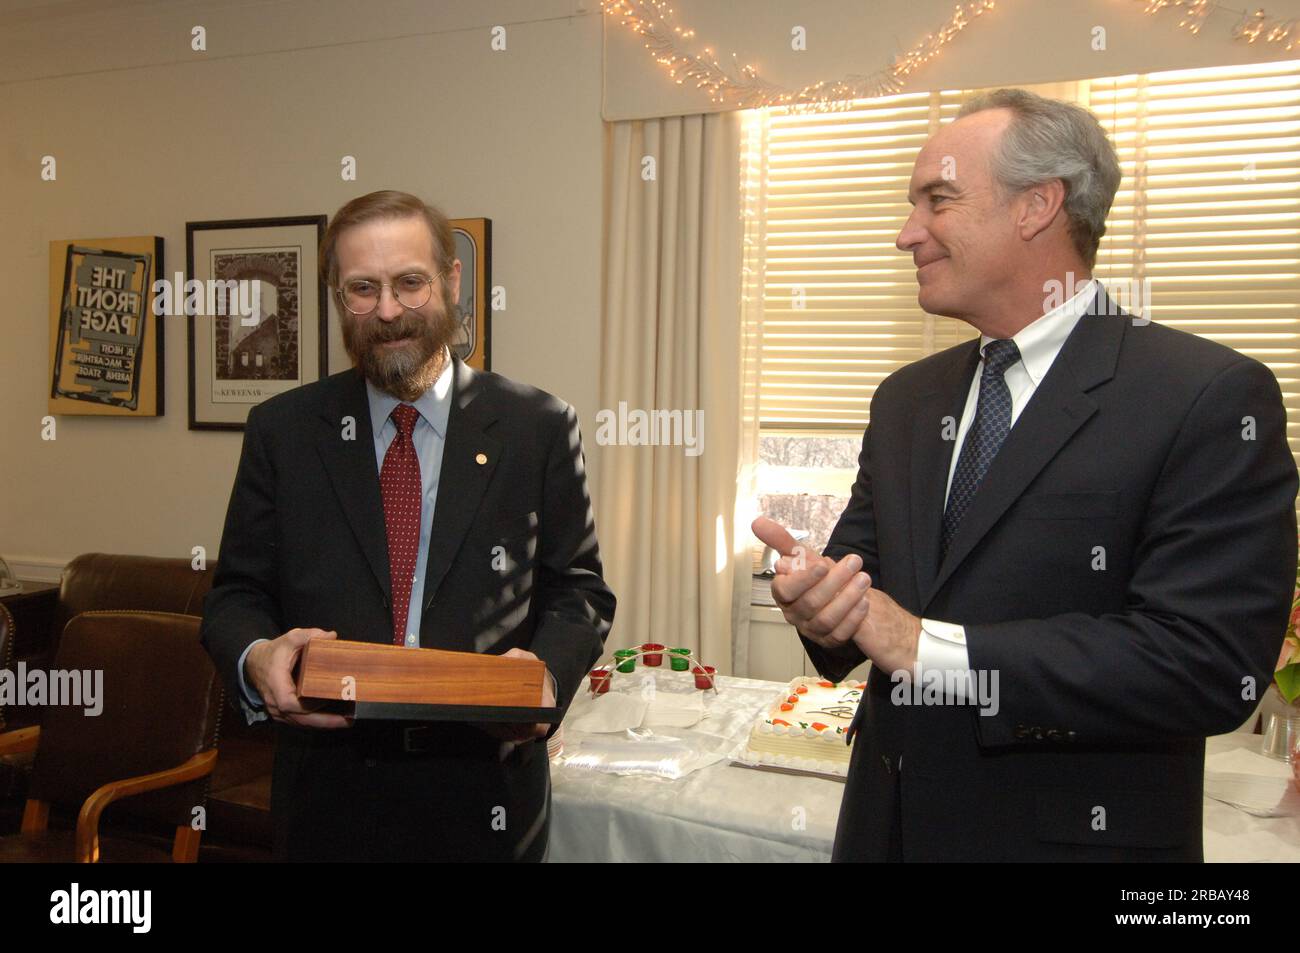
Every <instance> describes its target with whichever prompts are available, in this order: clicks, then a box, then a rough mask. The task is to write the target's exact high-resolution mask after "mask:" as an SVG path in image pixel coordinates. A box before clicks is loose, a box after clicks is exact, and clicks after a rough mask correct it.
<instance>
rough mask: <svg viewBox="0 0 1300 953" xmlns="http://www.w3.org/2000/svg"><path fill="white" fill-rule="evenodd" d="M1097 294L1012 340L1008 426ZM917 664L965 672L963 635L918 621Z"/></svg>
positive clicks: (970, 410)
mask: <svg viewBox="0 0 1300 953" xmlns="http://www.w3.org/2000/svg"><path fill="white" fill-rule="evenodd" d="M1096 294H1097V282H1095V281H1090V282H1088V284H1087V285H1086V286H1085V287H1084V288H1083V289H1082V290H1081V291H1079V292H1078V293H1077V294H1076V295H1075V296H1074V297H1072V298H1070V300H1068V301H1066V302H1064V303H1063V304H1061V305H1060V307H1057V308H1053V309H1052V310H1051V311H1049V312H1047V313H1046V314H1045V315H1043V316H1042V317H1041V318H1038V319H1037V320H1035V321H1034V322H1033V323H1031V324H1028V325H1026V326H1025V327H1024V328H1021V330H1020V331H1019V332H1018V333H1016V334H1014V335H1012V338H1011V340H1013V341H1015V342H1016V347H1017V348H1018V349H1019V351H1020V360H1018V361H1016V363H1014V364H1012V365H1011V366H1010V367H1008V368H1007V369H1006V371H1005V373H1004V374H1003V378H1004V379H1005V380H1006V382H1007V390H1008V391H1010V392H1011V426H1012V427H1014V426H1015V425H1016V421H1017V420H1018V419H1019V418H1020V414H1021V411H1023V410H1024V409H1025V406H1026V405H1027V404H1028V403H1029V399H1030V398H1031V397H1033V396H1034V391H1035V390H1037V389H1038V385H1039V384H1040V383H1042V380H1043V378H1044V377H1046V376H1047V372H1048V370H1049V369H1050V368H1051V366H1052V362H1053V361H1055V360H1056V355H1058V354H1059V353H1061V346H1062V345H1063V344H1065V339H1066V338H1068V337H1069V336H1070V332H1071V331H1073V330H1074V326H1075V325H1076V324H1078V323H1079V319H1080V318H1081V317H1083V315H1084V314H1085V313H1087V311H1088V308H1089V306H1091V304H1092V300H1093V298H1094V297H1095V296H1096ZM992 340H994V339H993V338H991V337H989V336H988V335H985V334H981V335H980V354H981V357H980V362H979V365H978V366H977V367H976V368H975V376H974V378H972V380H971V382H970V390H969V391H968V392H967V394H966V408H965V410H963V411H962V415H961V424H960V426H959V427H958V428H957V440H956V442H955V443H954V444H953V451H952V461H951V462H950V463H949V465H948V487H947V489H946V490H945V491H944V497H943V498H944V508H945V509H947V503H948V494H949V493H950V492H952V478H953V474H955V473H956V472H957V460H958V458H959V457H960V456H961V447H962V443H963V442H964V441H965V439H966V433H967V431H969V430H970V428H971V424H972V422H973V421H974V420H975V407H976V404H978V402H979V393H980V377H981V376H982V375H983V373H984V358H983V356H982V355H983V353H984V349H985V348H986V347H987V346H988V344H989V342H990V341H992ZM916 664H917V669H918V671H924V670H927V669H932V670H939V671H942V670H949V671H953V670H956V671H969V670H970V655H969V653H968V652H967V650H966V630H965V628H964V627H963V626H961V625H959V624H956V623H953V622H941V621H939V620H937V619H922V620H921V637H920V640H919V641H918V642H917V646H916ZM945 684H948V685H951V686H952V687H953V688H954V689H955V693H954V698H955V699H956V700H957V701H965V700H966V698H965V687H966V685H967V684H969V681H968V680H967V679H960V678H958V679H945Z"/></svg>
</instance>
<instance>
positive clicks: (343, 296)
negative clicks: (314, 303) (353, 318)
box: [334, 272, 442, 315]
mask: <svg viewBox="0 0 1300 953" xmlns="http://www.w3.org/2000/svg"><path fill="white" fill-rule="evenodd" d="M441 277H442V273H441V272H439V273H438V274H436V275H434V276H433V277H432V278H430V277H428V276H427V275H402V277H400V278H398V279H397V280H396V281H394V282H392V283H391V284H390V283H389V282H387V281H371V280H370V279H369V278H353V279H352V280H351V281H345V282H343V286H342V287H341V288H336V289H334V290H335V291H337V292H338V295H339V301H340V302H342V304H343V307H345V308H347V309H348V310H349V311H350V312H352V313H353V314H355V315H366V314H370V312H372V311H374V310H375V309H376V308H378V307H379V297H380V295H382V294H383V290H384V289H385V288H390V289H392V292H393V297H394V298H396V299H397V303H398V304H400V305H401V306H402V307H403V308H410V309H412V310H415V309H416V308H423V307H424V306H425V305H426V304H428V303H429V298H431V297H432V296H433V283H434V282H435V281H437V280H438V279H439V278H441Z"/></svg>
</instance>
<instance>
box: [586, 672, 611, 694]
mask: <svg viewBox="0 0 1300 953" xmlns="http://www.w3.org/2000/svg"><path fill="white" fill-rule="evenodd" d="M590 674H591V690H592V691H593V692H595V693H596V694H597V695H603V694H605V693H606V692H607V691H609V683H610V682H612V681H613V680H614V679H613V678H611V677H610V676H611V672H610V670H609V669H607V668H597V669H593V670H592V671H591V673H590Z"/></svg>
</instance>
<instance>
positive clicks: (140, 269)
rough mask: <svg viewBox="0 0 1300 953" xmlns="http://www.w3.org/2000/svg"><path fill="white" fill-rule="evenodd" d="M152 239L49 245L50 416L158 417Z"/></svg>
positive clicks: (157, 261) (158, 265)
mask: <svg viewBox="0 0 1300 953" xmlns="http://www.w3.org/2000/svg"><path fill="white" fill-rule="evenodd" d="M162 268H163V240H162V239H161V238H159V237H158V236H156V235H142V236H136V237H133V238H90V239H85V240H84V241H56V242H50V355H51V358H52V360H53V369H52V371H51V374H50V399H49V412H50V413H51V414H82V415H90V416H108V417H161V416H162V415H163V395H164V390H163V321H162V319H161V317H159V316H157V314H156V310H157V309H155V308H154V282H155V281H157V280H158V277H159V276H160V275H161V273H162Z"/></svg>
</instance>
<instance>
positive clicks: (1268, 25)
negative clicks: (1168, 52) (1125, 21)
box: [1138, 0, 1300, 51]
mask: <svg viewBox="0 0 1300 953" xmlns="http://www.w3.org/2000/svg"><path fill="white" fill-rule="evenodd" d="M1138 2H1140V3H1143V4H1145V6H1144V7H1143V10H1142V12H1143V13H1147V14H1150V15H1152V16H1154V15H1155V14H1157V13H1159V12H1160V11H1161V10H1164V9H1166V8H1168V7H1172V8H1175V9H1177V10H1179V11H1181V13H1182V16H1181V17H1180V18H1179V20H1178V26H1179V27H1181V28H1182V29H1184V30H1187V31H1188V32H1190V33H1192V34H1199V33H1200V32H1201V27H1202V26H1204V24H1205V20H1206V18H1207V17H1209V15H1210V14H1211V13H1212V12H1214V11H1215V10H1222V11H1223V12H1224V13H1231V14H1234V15H1235V16H1236V17H1237V23H1236V25H1235V26H1234V27H1233V28H1232V38H1233V39H1234V40H1245V41H1246V42H1247V43H1255V42H1257V41H1259V40H1263V41H1264V42H1265V43H1277V44H1285V45H1284V46H1283V47H1282V48H1283V49H1284V50H1288V51H1289V50H1293V49H1295V48H1296V47H1297V46H1300V17H1289V18H1288V19H1285V20H1279V19H1277V18H1276V17H1272V16H1269V15H1268V14H1267V13H1265V12H1264V10H1263V9H1262V8H1261V9H1257V10H1254V11H1248V10H1234V9H1232V8H1231V7H1225V6H1223V5H1222V4H1220V3H1215V2H1213V0H1138Z"/></svg>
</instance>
